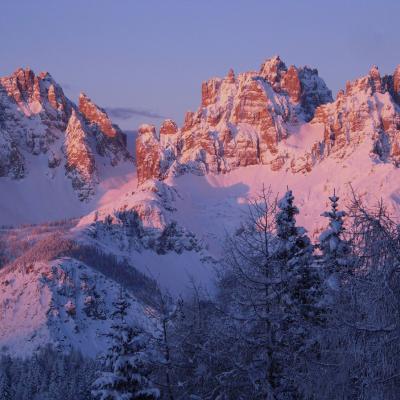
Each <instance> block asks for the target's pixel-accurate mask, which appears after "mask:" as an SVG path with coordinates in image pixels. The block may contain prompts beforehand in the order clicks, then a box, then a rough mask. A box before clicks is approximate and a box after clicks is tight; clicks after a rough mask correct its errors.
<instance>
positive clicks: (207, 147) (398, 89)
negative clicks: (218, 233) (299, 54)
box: [138, 56, 400, 183]
mask: <svg viewBox="0 0 400 400" xmlns="http://www.w3.org/2000/svg"><path fill="white" fill-rule="evenodd" d="M201 93H202V99H201V106H200V108H199V110H198V111H197V112H188V113H187V114H186V116H185V120H184V124H183V126H182V127H181V128H180V129H176V128H175V124H173V125H171V127H169V124H171V123H170V122H169V123H167V124H166V125H164V124H163V126H162V127H161V129H160V135H159V136H157V134H156V132H155V129H154V128H153V130H152V135H151V141H150V140H149V141H148V142H147V143H150V142H151V146H150V145H148V147H149V149H151V150H150V152H149V153H147V154H145V149H144V147H143V145H142V144H141V143H138V145H139V147H140V148H141V150H140V152H141V154H140V157H139V156H138V170H141V171H142V172H141V175H140V178H139V182H140V183H141V182H143V181H145V180H146V179H149V178H157V179H163V178H164V177H165V176H167V175H168V174H181V173H184V172H186V171H190V172H192V173H196V174H206V173H210V172H211V173H225V172H228V171H231V170H232V169H235V168H237V167H240V166H247V165H256V164H266V165H270V168H271V170H279V169H282V168H285V169H288V170H290V171H292V172H293V173H297V172H302V173H307V172H309V171H310V170H311V169H312V168H313V167H314V165H315V164H316V163H318V162H319V161H321V160H322V159H323V158H326V157H328V156H332V157H345V156H347V155H348V154H350V153H351V152H352V151H353V150H354V149H355V148H356V147H357V146H358V145H361V144H362V143H366V144H367V146H369V151H370V152H371V157H372V158H376V159H377V160H379V161H380V162H393V163H394V164H395V165H399V164H400V142H399V129H400V122H399V121H400V112H399V106H400V66H399V67H398V68H397V69H396V71H395V72H394V74H393V75H389V76H384V77H381V75H380V73H379V70H378V68H377V67H376V66H373V67H372V68H371V70H370V71H369V73H368V75H367V76H365V77H362V78H360V79H357V80H355V81H354V82H348V83H347V85H346V90H345V91H341V92H339V94H338V96H337V98H336V100H335V101H333V99H332V95H331V92H330V90H329V89H328V88H327V87H326V85H325V83H324V81H323V80H322V79H321V78H320V77H319V76H318V71H317V70H316V69H312V68H309V67H303V68H297V67H295V66H290V67H289V68H287V67H286V65H285V63H284V62H283V61H282V60H281V59H280V58H279V57H278V56H276V57H273V58H271V59H268V60H266V61H265V62H264V63H263V64H262V66H261V69H260V71H259V72H245V73H242V74H238V75H236V76H235V73H234V72H233V70H230V71H229V72H228V75H227V76H226V77H225V78H223V79H221V78H214V79H211V80H209V81H206V82H204V83H203V84H202V90H201ZM300 131H301V132H305V134H303V135H302V136H301V138H300V136H299V133H298V132H300ZM167 132H168V133H167ZM141 141H143V138H140V137H139V138H138V142H141ZM141 160H145V165H143V166H141V165H140V163H141ZM149 165H151V166H152V168H149V167H148V166H149Z"/></svg>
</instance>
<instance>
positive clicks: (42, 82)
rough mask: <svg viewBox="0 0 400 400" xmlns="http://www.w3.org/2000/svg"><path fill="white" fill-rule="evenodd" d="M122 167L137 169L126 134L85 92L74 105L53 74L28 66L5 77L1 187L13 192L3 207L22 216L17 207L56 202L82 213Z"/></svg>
mask: <svg viewBox="0 0 400 400" xmlns="http://www.w3.org/2000/svg"><path fill="white" fill-rule="evenodd" d="M124 167H125V169H127V168H130V169H133V157H132V156H131V155H130V153H129V151H128V149H127V147H126V135H125V134H124V133H123V132H122V131H121V130H120V129H119V128H118V126H117V125H114V124H113V123H112V121H111V120H110V119H109V117H108V116H107V113H106V112H105V110H103V109H102V108H100V107H98V106H97V105H96V104H95V103H93V102H92V101H91V100H90V98H89V97H87V96H86V95H85V94H84V93H81V95H80V97H79V104H78V105H76V104H74V103H73V102H72V101H71V100H69V99H68V98H67V97H66V96H65V94H64V92H63V90H62V88H61V86H60V85H58V84H57V83H56V82H55V81H54V79H53V78H52V76H51V75H50V74H49V73H47V72H42V73H40V74H39V75H35V73H34V72H33V71H32V70H31V69H29V68H26V69H18V70H17V71H15V72H14V73H13V74H11V75H10V76H6V77H2V78H0V180H1V183H0V185H1V187H2V188H5V190H4V191H5V192H8V193H9V195H7V194H6V195H5V196H3V198H2V201H1V206H2V208H4V209H7V210H8V212H9V213H10V216H13V217H15V218H14V219H15V220H16V221H18V215H16V213H17V212H16V210H15V209H19V208H24V209H26V208H33V209H37V208H38V209H42V211H43V212H44V211H46V208H47V209H51V208H52V207H51V205H52V203H53V204H54V203H55V204H60V206H61V210H62V208H63V206H64V205H65V208H64V212H65V213H66V215H68V214H70V213H71V212H70V213H68V207H69V208H71V211H72V210H73V209H80V210H82V211H83V212H84V210H85V207H84V206H83V204H82V205H79V203H80V202H82V203H88V202H90V201H91V200H92V199H93V198H94V197H95V196H96V195H98V194H99V193H100V192H101V184H102V183H103V182H104V181H105V180H106V178H109V177H110V176H113V175H115V176H120V175H121V171H122V170H123V168H124ZM10 191H11V192H12V193H10ZM50 200H51V201H50ZM43 202H44V204H43ZM64 216H65V215H64ZM64 216H63V215H62V213H61V215H60V214H58V215H54V214H51V212H50V218H54V217H59V218H61V217H64ZM43 217H45V215H42V220H43V219H45V218H43ZM10 220H11V221H10ZM33 221H37V220H35V218H32V220H31V221H30V222H33ZM2 222H3V223H4V222H6V223H10V222H12V219H11V218H9V219H6V221H2Z"/></svg>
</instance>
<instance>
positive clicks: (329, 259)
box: [318, 191, 352, 290]
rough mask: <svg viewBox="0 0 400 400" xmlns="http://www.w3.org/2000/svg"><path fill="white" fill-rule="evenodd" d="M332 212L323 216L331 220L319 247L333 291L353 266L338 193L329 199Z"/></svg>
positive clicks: (324, 268) (323, 233) (324, 213)
mask: <svg viewBox="0 0 400 400" xmlns="http://www.w3.org/2000/svg"><path fill="white" fill-rule="evenodd" d="M329 200H330V201H331V210H330V211H325V212H323V213H322V214H321V216H323V217H327V218H329V225H328V227H327V229H326V230H325V231H323V232H322V233H321V235H320V237H319V244H318V247H319V249H320V250H321V253H322V257H321V263H322V266H323V270H324V277H325V279H326V280H327V284H328V286H329V287H330V288H331V289H334V290H338V285H339V284H340V276H341V275H343V274H347V273H349V268H350V267H351V265H352V260H351V256H350V255H351V247H350V244H349V243H348V242H347V241H346V240H345V239H344V238H343V233H344V230H345V228H344V226H343V225H344V221H343V218H344V217H345V216H346V212H345V211H339V210H338V201H339V197H338V196H336V192H335V191H334V192H333V196H331V197H329Z"/></svg>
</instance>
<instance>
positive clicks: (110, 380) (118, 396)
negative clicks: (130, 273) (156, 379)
mask: <svg viewBox="0 0 400 400" xmlns="http://www.w3.org/2000/svg"><path fill="white" fill-rule="evenodd" d="M114 307H115V308H116V311H115V313H114V316H115V317H116V318H117V321H116V322H115V323H114V324H113V325H112V332H111V335H110V336H111V337H112V346H111V348H110V349H109V353H108V355H107V363H106V366H107V367H108V369H109V370H108V371H105V372H103V373H102V374H101V376H100V377H99V378H98V379H96V381H95V382H94V384H93V390H92V394H93V396H94V397H95V398H96V399H98V400H155V399H158V398H159V397H160V393H159V391H158V389H155V388H153V387H152V385H151V383H150V381H149V380H148V378H147V375H148V371H147V367H146V353H145V351H146V339H145V335H144V333H143V332H142V331H141V330H140V329H139V328H134V327H132V326H130V325H128V324H127V323H126V320H125V317H126V315H127V309H128V307H129V303H128V302H127V300H126V298H125V296H124V294H123V292H122V290H121V292H120V295H119V297H118V299H117V300H116V302H115V303H114Z"/></svg>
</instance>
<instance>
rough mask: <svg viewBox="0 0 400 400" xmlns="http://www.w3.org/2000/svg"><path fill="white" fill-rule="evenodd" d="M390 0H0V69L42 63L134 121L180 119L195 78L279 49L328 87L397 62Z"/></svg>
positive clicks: (249, 66)
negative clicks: (309, 68)
mask: <svg viewBox="0 0 400 400" xmlns="http://www.w3.org/2000/svg"><path fill="white" fill-rule="evenodd" d="M399 16H400V1H399V0H381V1H377V0H375V1H370V0H347V1H343V0H335V1H326V0H325V1H321V0H319V1H314V0H301V1H300V0H292V1H289V0H276V1H269V0H268V1H267V0H264V1H262V0H202V1H199V0H114V1H111V0H109V1H105V0H68V1H67V0H64V1H54V0H1V4H0V49H1V58H0V75H8V74H10V73H11V72H12V71H14V70H15V69H16V68H18V67H19V66H23V67H25V66H30V67H31V68H32V69H34V71H35V72H37V73H38V72H40V71H44V70H45V71H49V72H50V73H51V74H52V75H53V77H54V78H55V80H56V81H57V82H58V83H60V84H61V85H62V86H63V88H64V90H65V92H66V94H67V95H68V96H69V97H70V98H71V99H72V100H74V101H76V99H77V96H78V94H79V92H80V91H81V90H82V91H85V92H86V93H87V95H88V96H89V97H91V98H92V99H93V100H94V101H95V102H96V103H97V104H99V105H101V106H103V107H106V108H107V107H109V108H112V109H113V112H112V115H113V117H114V118H113V119H114V121H115V122H117V123H119V124H120V126H121V127H122V128H124V129H136V128H137V125H138V124H140V123H142V122H153V123H155V124H156V125H158V124H159V123H160V122H161V119H160V118H161V117H164V116H165V117H171V118H173V119H175V120H176V121H177V122H178V123H179V124H181V123H182V120H183V116H184V113H185V111H187V110H189V109H191V110H195V109H197V107H198V106H199V102H200V94H201V82H202V81H203V80H205V79H208V78H210V77H213V76H224V75H225V74H226V72H227V71H228V69H229V68H230V67H233V69H234V70H235V72H242V71H246V70H255V69H258V68H259V66H260V64H261V63H262V61H263V60H264V59H265V58H269V57H271V56H273V55H274V54H279V55H280V56H281V58H282V59H283V60H284V61H285V62H286V64H287V65H288V66H289V65H290V64H295V65H297V66H302V65H310V66H312V67H316V68H318V70H319V74H320V76H322V77H323V78H324V79H325V81H326V83H327V85H328V86H329V87H330V88H331V89H332V90H333V92H334V93H336V91H337V90H338V89H339V88H341V87H344V85H345V81H346V80H349V79H350V80H351V79H354V78H356V77H358V76H360V75H365V74H366V73H367V71H368V70H369V68H370V66H371V65H372V64H376V65H378V67H379V69H380V71H381V73H392V71H393V70H394V68H395V66H396V65H397V64H400V34H399V33H400V29H399V26H400V25H399Z"/></svg>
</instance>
